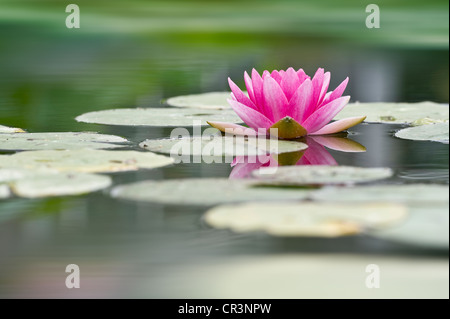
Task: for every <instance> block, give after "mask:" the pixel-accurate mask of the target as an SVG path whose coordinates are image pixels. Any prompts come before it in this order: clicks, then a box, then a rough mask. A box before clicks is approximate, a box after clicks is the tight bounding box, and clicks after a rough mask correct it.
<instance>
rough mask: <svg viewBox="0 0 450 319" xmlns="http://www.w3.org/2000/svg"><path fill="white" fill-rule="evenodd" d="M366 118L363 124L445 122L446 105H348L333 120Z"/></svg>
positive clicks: (447, 114)
mask: <svg viewBox="0 0 450 319" xmlns="http://www.w3.org/2000/svg"><path fill="white" fill-rule="evenodd" d="M355 116H367V118H366V119H365V122H371V123H387V124H406V123H412V122H414V121H418V120H421V119H424V118H428V119H431V120H434V121H436V120H439V121H445V120H448V119H449V106H448V104H438V103H433V102H421V103H350V104H348V105H347V106H346V107H345V108H344V109H343V110H342V111H341V112H340V113H339V114H338V115H337V116H336V117H335V118H334V119H335V120H340V119H344V118H346V117H355Z"/></svg>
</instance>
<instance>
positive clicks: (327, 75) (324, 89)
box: [317, 72, 331, 106]
mask: <svg viewBox="0 0 450 319" xmlns="http://www.w3.org/2000/svg"><path fill="white" fill-rule="evenodd" d="M330 78H331V73H330V72H326V73H325V74H324V75H323V83H322V90H321V91H320V97H319V101H318V103H317V105H318V106H319V105H320V104H321V103H322V102H323V99H324V98H325V95H326V94H327V90H328V86H329V85H330Z"/></svg>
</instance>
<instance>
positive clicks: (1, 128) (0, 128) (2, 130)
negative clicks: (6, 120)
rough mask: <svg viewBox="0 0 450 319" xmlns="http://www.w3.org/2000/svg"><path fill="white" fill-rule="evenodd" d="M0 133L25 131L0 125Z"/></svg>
mask: <svg viewBox="0 0 450 319" xmlns="http://www.w3.org/2000/svg"><path fill="white" fill-rule="evenodd" d="M0 133H25V131H24V130H22V129H21V128H17V127H9V126H4V125H0Z"/></svg>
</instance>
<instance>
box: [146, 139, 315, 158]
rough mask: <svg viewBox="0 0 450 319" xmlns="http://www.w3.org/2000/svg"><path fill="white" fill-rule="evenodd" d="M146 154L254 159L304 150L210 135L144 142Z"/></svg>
mask: <svg viewBox="0 0 450 319" xmlns="http://www.w3.org/2000/svg"><path fill="white" fill-rule="evenodd" d="M139 146H140V147H142V148H145V149H147V150H149V151H153V152H159V153H166V154H173V155H183V156H219V157H220V156H224V155H225V156H256V155H266V154H269V153H275V154H280V153H288V152H296V151H301V150H304V149H306V148H307V147H308V146H307V145H306V144H304V143H300V142H294V141H281V140H277V139H263V138H260V139H258V138H244V137H242V136H238V137H235V138H233V137H231V136H211V138H209V137H192V138H178V139H157V140H146V141H144V142H142V143H141V144H139Z"/></svg>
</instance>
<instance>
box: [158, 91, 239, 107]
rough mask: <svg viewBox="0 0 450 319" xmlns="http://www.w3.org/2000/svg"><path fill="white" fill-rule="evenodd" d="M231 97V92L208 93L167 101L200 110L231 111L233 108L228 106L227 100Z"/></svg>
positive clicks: (173, 98)
mask: <svg viewBox="0 0 450 319" xmlns="http://www.w3.org/2000/svg"><path fill="white" fill-rule="evenodd" d="M230 97H231V92H208V93H202V94H190V95H181V96H174V97H171V98H169V99H167V104H169V105H171V106H177V107H191V108H200V109H229V108H231V106H230V105H229V104H228V102H227V99H229V98H230Z"/></svg>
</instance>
